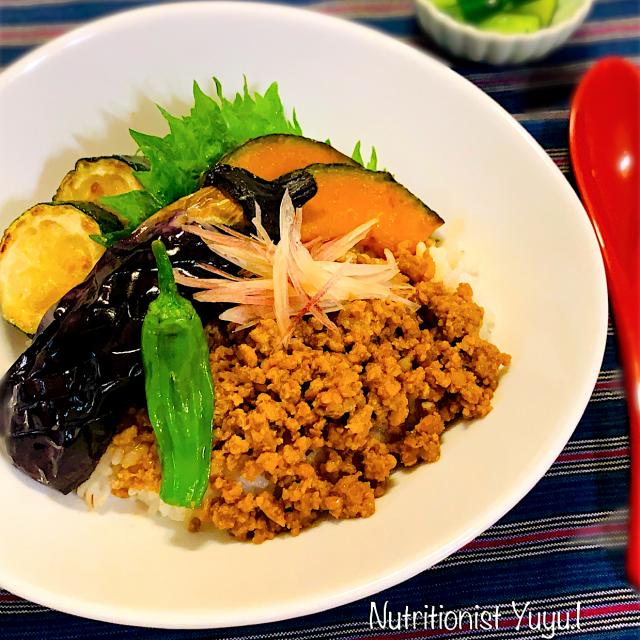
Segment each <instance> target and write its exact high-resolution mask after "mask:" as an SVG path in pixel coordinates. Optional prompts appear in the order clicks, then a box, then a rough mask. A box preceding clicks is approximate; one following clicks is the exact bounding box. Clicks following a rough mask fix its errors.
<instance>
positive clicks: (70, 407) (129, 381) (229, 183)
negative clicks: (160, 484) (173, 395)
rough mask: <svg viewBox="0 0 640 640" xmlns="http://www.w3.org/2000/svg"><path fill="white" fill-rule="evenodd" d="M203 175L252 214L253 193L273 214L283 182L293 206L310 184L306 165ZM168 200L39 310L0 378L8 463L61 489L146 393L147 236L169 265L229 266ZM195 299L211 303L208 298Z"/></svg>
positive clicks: (151, 275) (189, 268) (272, 216)
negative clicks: (266, 176)
mask: <svg viewBox="0 0 640 640" xmlns="http://www.w3.org/2000/svg"><path fill="white" fill-rule="evenodd" d="M229 169H230V168H229ZM238 172H242V173H238ZM211 176H212V179H214V180H215V181H216V182H218V183H219V184H220V186H219V188H220V189H221V190H222V191H224V192H225V193H229V195H231V196H232V197H233V196H234V194H235V195H237V196H238V198H240V196H241V199H242V205H243V207H245V210H246V211H247V212H249V213H250V214H251V216H253V213H254V212H255V206H256V202H257V203H258V204H259V206H260V208H261V210H262V212H263V214H264V217H265V219H268V220H271V221H273V222H272V224H275V220H277V216H278V212H279V209H280V200H281V198H282V195H283V193H284V190H285V189H287V188H289V189H290V191H291V193H292V195H294V194H295V197H296V203H297V204H298V206H300V205H301V204H303V202H304V198H306V197H310V196H309V194H312V193H313V192H314V189H313V188H312V187H313V186H314V185H313V179H312V178H311V177H310V176H309V175H308V174H307V175H306V177H305V176H302V175H296V176H295V177H294V178H293V179H292V180H291V181H290V183H285V182H281V181H280V182H277V183H272V184H270V183H267V182H265V181H260V182H258V181H257V179H256V178H254V177H253V176H251V174H248V173H247V172H244V171H243V170H242V169H233V170H231V171H228V170H226V169H224V168H219V169H218V170H214V171H213V172H211ZM252 185H253V186H252ZM252 188H253V189H254V191H253V199H251V198H252V196H251V194H252V191H251V189H252ZM231 192H233V193H231ZM303 194H304V195H303ZM169 209H170V208H168V209H167V210H164V211H162V212H160V213H158V214H156V216H154V217H153V218H150V219H149V220H148V221H147V222H146V223H144V224H143V225H142V226H141V227H140V228H138V229H137V230H136V231H135V232H134V234H133V235H131V236H130V237H128V238H126V239H124V240H121V241H119V242H117V243H116V244H114V245H113V246H112V247H111V248H109V249H107V251H106V252H105V253H104V255H103V256H102V258H101V259H100V260H99V261H98V263H97V264H96V266H95V267H94V268H93V270H92V271H91V273H90V274H89V276H88V277H87V278H86V280H85V281H84V282H82V283H81V284H79V285H78V286H76V287H75V288H73V289H72V290H71V291H69V292H68V293H67V294H66V295H65V296H64V297H63V298H62V299H61V300H60V302H59V303H58V304H57V305H55V307H54V308H52V309H51V310H50V311H49V312H48V313H47V314H46V315H45V317H44V318H43V320H42V322H41V325H40V327H39V329H38V332H37V334H36V336H35V338H34V341H33V343H32V344H31V346H30V347H29V348H28V349H27V350H26V351H25V352H24V353H23V354H22V355H21V356H20V357H19V358H18V360H17V361H16V362H15V363H14V364H13V366H12V367H11V368H10V369H9V371H8V372H7V374H6V375H5V377H4V378H3V379H2V381H1V382H0V437H1V438H2V439H3V440H5V442H6V446H7V450H8V452H9V455H10V456H11V458H12V460H13V463H14V464H15V465H16V466H17V467H18V468H20V469H21V470H23V471H24V472H25V473H26V474H28V475H29V476H31V477H32V478H34V479H35V480H37V481H39V482H41V483H43V484H47V485H50V486H51V487H53V488H55V489H57V490H59V491H61V492H63V493H68V492H69V491H72V490H73V489H75V488H76V487H77V486H78V485H79V484H80V483H82V482H83V481H84V480H86V479H87V478H88V477H89V475H90V474H91V472H92V471H93V469H94V468H95V466H96V464H97V463H98V461H99V459H100V457H101V456H102V454H103V453H104V451H105V450H106V447H107V445H108V444H109V442H110V441H111V438H112V437H113V436H114V435H115V433H116V432H117V429H118V427H119V424H120V421H121V418H122V415H123V412H124V411H125V410H126V408H127V407H130V406H132V405H137V404H141V403H143V402H144V385H143V367H142V359H141V354H140V340H141V327H142V321H143V318H144V315H145V313H146V311H147V307H148V305H149V302H150V301H151V300H153V299H154V298H156V296H157V276H156V267H155V261H154V258H153V254H152V251H151V242H152V241H153V240H154V239H156V238H158V237H161V238H162V239H163V241H164V243H165V245H166V247H167V249H168V252H169V255H170V257H171V261H172V263H173V265H174V267H176V268H178V269H180V270H181V271H182V272H183V273H185V274H186V275H191V276H194V277H207V276H208V275H209V273H208V272H207V271H204V270H203V269H202V268H201V267H199V266H198V265H199V264H201V263H208V264H210V265H213V266H215V267H216V268H218V269H223V270H225V271H227V272H228V273H234V272H235V271H236V267H234V266H232V265H231V264H229V263H227V262H226V261H225V260H223V259H222V258H220V257H217V256H216V255H215V254H213V253H212V252H211V251H210V250H209V249H208V248H207V247H206V245H205V244H204V243H203V242H202V241H201V240H200V239H199V238H198V237H197V236H195V235H193V234H190V233H188V232H186V231H183V230H182V228H181V226H180V223H181V222H182V221H184V220H185V218H186V213H185V211H184V210H178V211H174V210H169ZM276 226H277V225H276ZM191 293H192V291H191V290H188V291H185V292H184V294H185V295H189V296H190V295H191ZM197 309H198V312H199V313H201V314H204V313H205V309H206V312H208V313H210V314H212V313H215V312H216V308H215V305H203V307H200V308H197ZM218 312H219V309H218ZM203 319H205V320H206V318H203Z"/></svg>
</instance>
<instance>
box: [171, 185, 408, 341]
mask: <svg viewBox="0 0 640 640" xmlns="http://www.w3.org/2000/svg"><path fill="white" fill-rule="evenodd" d="M377 222H378V221H377V219H375V218H374V219H372V220H370V221H368V222H366V223H364V224H362V225H360V226H359V227H356V228H355V229H353V230H352V231H351V232H349V233H347V234H345V235H343V236H341V237H338V238H335V239H332V240H330V241H328V242H321V243H318V242H311V243H307V244H306V245H305V244H304V243H303V242H302V240H301V235H300V234H301V228H302V211H301V210H300V209H298V210H295V209H294V207H293V203H292V202H291V198H290V197H289V194H288V192H287V193H285V196H284V198H283V201H282V205H281V208H280V241H279V242H278V243H277V244H275V243H274V242H273V241H272V240H271V238H270V237H269V234H268V233H267V231H266V230H265V228H264V227H263V226H262V220H261V215H260V209H259V208H258V207H257V205H256V215H255V217H254V218H253V224H254V226H255V229H256V234H255V235H253V236H251V237H248V236H246V235H244V234H241V233H238V232H237V231H234V230H233V229H230V228H228V227H225V226H222V225H219V226H217V227H216V228H215V229H214V230H208V229H203V228H202V227H200V226H198V225H197V224H188V225H185V227H184V228H185V229H186V230H187V231H189V232H191V233H194V234H196V235H198V236H199V237H200V238H202V239H203V240H204V241H205V242H206V243H207V245H208V246H209V248H210V249H211V250H212V251H214V252H215V253H217V254H218V255H220V256H222V257H223V258H225V259H227V260H229V261H230V262H232V263H234V264H236V265H237V266H239V267H240V268H241V269H243V270H244V271H245V272H248V273H249V274H250V275H249V276H248V277H244V278H242V277H237V276H231V275H228V274H226V273H225V272H223V271H220V270H219V269H215V268H211V267H207V266H206V265H203V267H204V268H205V269H207V270H209V271H211V272H212V273H213V274H215V275H217V276H218V277H215V278H208V279H207V278H192V277H187V276H184V275H183V274H181V273H180V272H178V271H176V281H177V282H179V283H180V284H183V285H186V286H190V287H197V288H200V289H204V291H201V292H198V293H196V294H195V295H194V298H195V299H196V300H200V301H202V302H226V303H231V304H234V305H236V306H234V307H231V308H230V309H228V310H227V311H225V312H223V313H222V314H221V315H220V319H221V320H223V321H226V322H233V323H235V324H237V325H238V328H239V329H246V328H249V327H251V326H253V325H255V324H256V323H257V322H258V321H259V320H260V319H262V318H273V319H275V321H276V324H277V326H278V329H279V332H280V336H281V338H282V340H283V343H284V344H286V343H287V342H288V340H289V338H290V337H291V335H292V333H293V329H294V327H295V325H296V324H297V323H298V322H299V321H300V319H301V318H302V317H304V316H305V315H312V316H313V317H314V318H316V320H318V321H319V322H320V323H321V324H322V325H323V326H324V327H326V328H327V329H332V330H335V329H336V325H335V323H334V322H333V321H332V320H331V319H330V318H329V316H328V315H327V314H328V313H330V312H333V311H339V310H340V309H342V308H343V307H344V304H345V303H346V302H349V301H351V300H374V299H380V300H393V301H395V302H398V303H400V304H402V305H405V306H406V307H408V308H409V309H411V310H413V311H415V310H416V309H417V308H418V305H417V304H416V303H415V302H412V301H411V300H409V299H408V298H406V297H402V296H400V295H398V292H403V291H404V292H407V291H410V290H411V289H412V287H411V286H410V285H408V284H407V283H406V282H402V281H401V280H400V279H399V278H398V276H399V274H400V270H399V268H398V265H397V263H396V260H395V258H394V256H393V254H392V253H391V251H389V250H388V249H387V250H385V258H386V263H384V262H383V263H382V264H356V263H353V262H348V261H346V262H339V261H338V260H339V259H341V258H344V256H345V255H346V254H348V252H349V251H350V249H352V248H353V247H354V246H355V245H356V244H358V242H360V241H361V240H363V239H364V238H365V237H366V236H367V234H368V233H369V231H370V230H371V228H372V227H373V226H375V225H376V224H377Z"/></svg>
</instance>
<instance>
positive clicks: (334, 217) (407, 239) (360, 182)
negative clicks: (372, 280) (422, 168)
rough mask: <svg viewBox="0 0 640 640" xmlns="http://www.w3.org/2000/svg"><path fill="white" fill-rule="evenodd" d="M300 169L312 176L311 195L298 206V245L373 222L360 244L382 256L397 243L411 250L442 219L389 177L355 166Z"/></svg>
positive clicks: (427, 236)
mask: <svg viewBox="0 0 640 640" xmlns="http://www.w3.org/2000/svg"><path fill="white" fill-rule="evenodd" d="M305 171H306V172H307V173H309V174H311V175H312V176H313V179H314V180H315V182H316V187H317V190H318V191H317V193H316V195H315V196H313V198H311V199H310V200H309V201H308V202H306V203H305V204H304V206H303V208H302V241H303V242H308V241H310V240H313V239H314V238H322V239H323V240H329V239H331V238H335V237H337V236H340V235H343V234H345V233H348V232H349V231H351V230H352V229H354V228H355V227H357V226H359V225H361V224H363V223H365V222H368V221H369V220H371V219H372V218H377V219H378V224H377V225H376V226H375V227H373V228H372V229H371V231H370V232H369V235H368V236H367V237H366V238H365V239H364V240H363V241H362V243H361V246H363V247H364V248H366V249H369V250H371V251H373V252H374V253H375V254H377V255H383V254H384V249H385V248H386V249H391V250H392V251H396V250H397V249H398V245H399V244H400V243H408V245H409V249H410V250H412V251H413V250H415V247H416V245H417V244H418V242H424V241H426V240H427V238H429V236H430V235H431V234H432V233H433V232H434V231H435V230H436V229H437V228H438V227H439V226H441V225H442V224H443V223H444V220H443V219H442V218H441V217H440V216H439V215H438V214H437V213H436V212H435V211H433V210H432V209H430V208H429V207H428V206H427V205H426V204H424V202H422V201H421V200H420V199H419V198H418V197H416V196H415V195H413V194H412V193H411V192H410V191H409V190H408V189H407V188H405V187H403V186H402V185H401V184H400V183H398V182H396V180H395V179H394V178H393V176H392V175H391V174H390V173H387V172H384V171H369V170H368V169H364V168H363V167H360V166H348V165H340V164H315V165H312V166H310V167H306V168H305Z"/></svg>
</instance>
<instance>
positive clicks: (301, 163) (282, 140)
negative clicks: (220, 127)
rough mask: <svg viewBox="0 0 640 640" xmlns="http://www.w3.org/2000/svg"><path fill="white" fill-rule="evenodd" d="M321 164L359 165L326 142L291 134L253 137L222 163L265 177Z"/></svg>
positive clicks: (274, 177) (278, 175)
mask: <svg viewBox="0 0 640 640" xmlns="http://www.w3.org/2000/svg"><path fill="white" fill-rule="evenodd" d="M318 163H322V164H347V165H353V166H357V163H356V162H355V160H352V159H351V158H350V157H349V156H346V155H344V153H340V151H338V150H337V149H334V148H333V147H332V146H330V145H328V144H325V143H324V142H318V141H317V140H311V139H310V138H304V137H302V136H294V135H289V134H272V135H268V136H262V137H260V138H254V139H253V140H249V142H246V143H245V144H243V145H242V146H241V147H238V148H237V149H235V150H234V151H231V152H230V153H228V154H227V155H226V156H224V157H223V158H222V159H221V160H220V164H228V165H231V166H232V167H240V168H241V169H246V170H247V171H250V172H251V173H253V174H254V175H256V176H258V177H259V178H263V179H264V180H275V179H276V178H279V177H280V176H283V175H284V174H286V173H290V172H292V171H295V170H296V169H304V167H307V166H309V165H310V164H318Z"/></svg>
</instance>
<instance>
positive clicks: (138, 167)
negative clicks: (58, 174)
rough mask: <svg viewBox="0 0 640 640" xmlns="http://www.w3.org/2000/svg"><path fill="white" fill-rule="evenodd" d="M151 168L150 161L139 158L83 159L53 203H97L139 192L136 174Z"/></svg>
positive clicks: (65, 178)
mask: <svg viewBox="0 0 640 640" xmlns="http://www.w3.org/2000/svg"><path fill="white" fill-rule="evenodd" d="M148 168H149V165H148V163H147V161H146V159H145V158H142V157H138V156H104V157H101V158H81V159H80V160H78V161H77V162H76V166H75V167H74V168H73V170H71V171H69V173H67V175H66V176H65V177H64V178H63V179H62V182H61V183H60V186H59V187H58V190H57V191H56V195H55V196H53V200H54V202H67V201H81V202H97V201H98V200H99V199H100V198H102V197H103V196H117V195H120V194H121V193H127V192H128V191H139V190H140V189H142V185H141V184H140V183H139V182H138V179H137V178H136V177H135V176H134V175H133V173H134V171H145V170H147V169H148Z"/></svg>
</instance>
